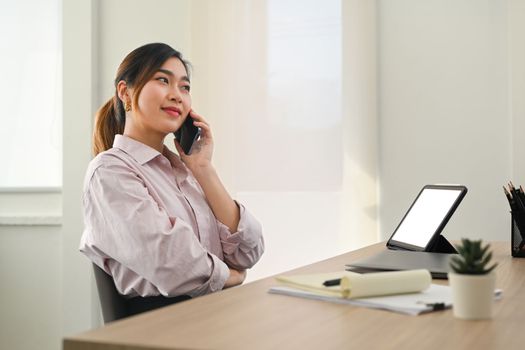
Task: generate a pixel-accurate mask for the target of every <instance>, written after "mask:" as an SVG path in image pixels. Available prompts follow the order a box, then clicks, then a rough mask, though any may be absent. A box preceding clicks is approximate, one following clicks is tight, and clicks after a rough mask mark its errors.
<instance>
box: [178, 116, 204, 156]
mask: <svg viewBox="0 0 525 350" xmlns="http://www.w3.org/2000/svg"><path fill="white" fill-rule="evenodd" d="M193 122H194V119H193V118H192V117H190V116H189V115H188V116H187V117H186V120H185V121H184V123H182V125H181V127H180V128H179V130H177V131H175V132H174V133H173V135H175V138H176V139H177V141H178V142H179V144H180V146H181V147H182V150H183V151H184V153H186V154H187V155H190V154H191V150H192V149H193V144H194V143H195V141H197V140H198V139H199V137H200V136H201V129H200V128H198V127H196V126H195V125H193Z"/></svg>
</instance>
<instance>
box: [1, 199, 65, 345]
mask: <svg viewBox="0 0 525 350" xmlns="http://www.w3.org/2000/svg"><path fill="white" fill-rule="evenodd" d="M61 204H62V203H61V193H60V192H48V191H46V192H40V193H36V192H34V191H32V192H25V191H15V192H9V193H1V194H0V278H1V282H0V295H1V296H2V297H1V298H0V310H1V312H0V348H1V349H15V350H16V349H58V348H59V347H60V337H61V335H62V327H61V324H60V319H61V298H60V297H61V290H60V287H61V281H62V278H61V277H62V276H61V266H62V264H61V263H62V261H61V249H62V242H61V235H60V222H61V220H60V216H61V210H62V205H61Z"/></svg>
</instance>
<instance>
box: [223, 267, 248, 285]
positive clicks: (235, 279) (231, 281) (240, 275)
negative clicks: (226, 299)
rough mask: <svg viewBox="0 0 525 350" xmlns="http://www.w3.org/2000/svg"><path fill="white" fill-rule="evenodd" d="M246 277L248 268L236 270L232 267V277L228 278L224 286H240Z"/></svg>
mask: <svg viewBox="0 0 525 350" xmlns="http://www.w3.org/2000/svg"><path fill="white" fill-rule="evenodd" d="M245 278H246V270H235V269H232V268H230V277H228V279H227V280H226V283H225V284H224V288H230V287H234V286H238V285H239V284H241V283H242V282H244V279H245Z"/></svg>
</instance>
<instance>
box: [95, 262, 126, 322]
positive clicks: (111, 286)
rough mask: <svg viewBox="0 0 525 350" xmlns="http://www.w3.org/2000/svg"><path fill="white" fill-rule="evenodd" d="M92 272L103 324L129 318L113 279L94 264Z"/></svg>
mask: <svg viewBox="0 0 525 350" xmlns="http://www.w3.org/2000/svg"><path fill="white" fill-rule="evenodd" d="M93 270H94V271H95V281H96V283H97V290H98V298H99V300H100V306H101V308H102V317H103V318H104V323H108V322H111V321H115V320H118V319H121V318H124V317H127V316H129V315H128V312H127V306H126V299H125V298H124V297H123V296H122V295H120V293H119V292H118V291H117V288H116V287H115V282H113V277H111V276H110V275H108V274H107V273H106V272H105V271H104V270H102V269H101V268H100V267H98V266H97V265H96V264H93Z"/></svg>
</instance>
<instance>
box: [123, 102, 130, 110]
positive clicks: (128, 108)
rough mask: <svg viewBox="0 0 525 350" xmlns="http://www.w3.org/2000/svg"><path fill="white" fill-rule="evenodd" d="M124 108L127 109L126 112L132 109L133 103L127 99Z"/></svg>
mask: <svg viewBox="0 0 525 350" xmlns="http://www.w3.org/2000/svg"><path fill="white" fill-rule="evenodd" d="M124 109H125V110H126V112H129V111H131V104H130V103H129V102H127V101H126V103H124Z"/></svg>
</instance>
